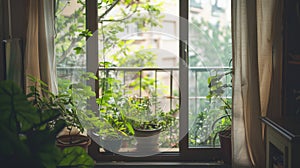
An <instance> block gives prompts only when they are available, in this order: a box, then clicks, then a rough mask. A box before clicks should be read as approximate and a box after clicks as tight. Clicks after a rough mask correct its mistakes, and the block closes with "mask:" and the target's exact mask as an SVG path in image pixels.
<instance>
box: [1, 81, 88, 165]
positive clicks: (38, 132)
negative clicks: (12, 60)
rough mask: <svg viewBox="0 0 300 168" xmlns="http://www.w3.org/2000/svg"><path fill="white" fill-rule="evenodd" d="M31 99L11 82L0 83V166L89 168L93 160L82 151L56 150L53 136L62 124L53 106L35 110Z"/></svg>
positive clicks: (59, 115) (52, 104)
mask: <svg viewBox="0 0 300 168" xmlns="http://www.w3.org/2000/svg"><path fill="white" fill-rule="evenodd" d="M31 96H32V95H31V94H29V95H27V96H26V95H25V94H24V93H23V92H22V90H21V89H20V88H19V87H17V85H16V84H14V83H13V82H12V81H0V112H1V118H0V130H1V134H2V138H0V161H1V165H2V166H7V167H47V168H48V167H50V168H52V167H53V168H55V167H72V166H73V167H92V166H93V164H94V163H93V160H92V159H91V158H90V157H89V156H88V155H87V153H86V152H84V150H83V149H81V148H76V147H72V148H68V149H65V150H63V151H62V150H59V149H58V148H57V147H56V146H55V138H56V134H57V133H58V132H59V131H60V130H61V129H62V128H63V127H64V126H65V121H64V120H63V119H61V118H60V117H61V113H60V111H59V109H58V108H57V107H56V106H55V103H54V102H52V103H51V104H43V106H40V107H38V106H37V104H35V103H36V102H34V99H30V100H29V99H28V98H30V97H31ZM31 98H32V97H31ZM40 105H41V104H40ZM41 107H43V108H41ZM41 109H43V110H41ZM3 137H5V138H3Z"/></svg>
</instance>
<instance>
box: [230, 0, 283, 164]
mask: <svg viewBox="0 0 300 168" xmlns="http://www.w3.org/2000/svg"><path fill="white" fill-rule="evenodd" d="M232 4H233V8H232V12H233V13H232V17H233V26H232V27H233V28H232V30H233V66H234V79H233V139H232V142H233V167H238V168H239V167H257V168H262V167H265V144H264V141H263V140H264V139H263V138H264V131H263V127H262V123H261V121H260V117H261V116H266V115H278V114H279V113H280V109H281V102H280V101H281V99H280V95H281V72H282V59H281V58H282V33H281V31H282V7H281V6H282V2H281V1H279V0H256V1H247V0H233V3H232ZM278 96H279V97H278ZM274 105H275V106H274Z"/></svg>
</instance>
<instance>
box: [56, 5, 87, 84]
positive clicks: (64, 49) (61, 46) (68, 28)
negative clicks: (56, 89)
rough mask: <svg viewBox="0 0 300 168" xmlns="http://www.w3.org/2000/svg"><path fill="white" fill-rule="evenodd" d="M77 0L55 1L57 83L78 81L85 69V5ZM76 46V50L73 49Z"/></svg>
mask: <svg viewBox="0 0 300 168" xmlns="http://www.w3.org/2000/svg"><path fill="white" fill-rule="evenodd" d="M79 2H80V1H77V0H56V1H55V30H56V37H55V54H56V69H57V75H58V85H59V86H67V83H69V82H71V81H72V82H77V81H79V78H80V75H81V74H82V73H83V72H84V71H85V67H86V54H85V38H83V37H82V36H80V35H79V34H80V33H81V32H82V31H84V30H85V27H86V25H85V5H84V4H82V3H79ZM76 48H77V50H75V49H76Z"/></svg>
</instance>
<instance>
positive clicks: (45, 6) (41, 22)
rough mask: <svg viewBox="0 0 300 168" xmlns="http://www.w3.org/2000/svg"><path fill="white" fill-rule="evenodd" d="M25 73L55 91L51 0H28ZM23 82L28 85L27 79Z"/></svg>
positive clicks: (52, 8)
mask: <svg viewBox="0 0 300 168" xmlns="http://www.w3.org/2000/svg"><path fill="white" fill-rule="evenodd" d="M25 75H32V76H35V77H36V78H37V79H41V80H42V81H44V82H46V83H47V84H48V85H49V90H51V91H52V92H54V93H56V92H57V84H56V68H55V55H54V3H53V0H29V5H28V27H27V36H26V49H25ZM25 83H26V84H25V85H26V86H29V85H30V81H29V80H28V79H26V80H25ZM27 89H28V88H27Z"/></svg>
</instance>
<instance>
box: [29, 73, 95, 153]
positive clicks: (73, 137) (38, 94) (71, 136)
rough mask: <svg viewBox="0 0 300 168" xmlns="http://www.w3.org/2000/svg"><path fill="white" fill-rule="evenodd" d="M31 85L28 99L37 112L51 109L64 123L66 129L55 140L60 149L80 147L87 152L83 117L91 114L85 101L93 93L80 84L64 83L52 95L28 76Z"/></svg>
mask: <svg viewBox="0 0 300 168" xmlns="http://www.w3.org/2000/svg"><path fill="white" fill-rule="evenodd" d="M29 78H30V80H31V81H32V83H33V85H32V86H30V91H31V92H30V93H29V94H28V97H30V99H31V101H32V102H33V105H34V106H35V107H37V109H38V110H39V111H51V110H53V109H55V110H57V111H59V112H60V114H61V115H60V119H63V120H64V121H65V122H66V127H65V129H64V130H63V131H61V132H60V133H59V134H58V135H57V138H56V144H57V146H58V147H60V148H61V149H64V148H65V147H70V146H80V147H83V148H84V149H85V150H87V147H88V145H89V144H90V143H91V140H90V138H89V137H88V136H86V135H83V134H82V133H83V132H84V130H85V129H84V127H83V125H84V126H87V124H82V122H84V121H85V120H84V119H82V118H84V116H86V115H88V114H89V113H92V112H91V111H89V110H87V109H86V106H87V99H88V98H89V97H90V96H94V95H95V93H94V92H93V91H92V90H91V88H90V87H89V86H86V85H84V84H82V83H76V84H71V83H70V82H68V81H64V86H65V87H60V88H59V93H58V94H54V93H52V92H50V91H49V90H48V86H47V84H46V83H44V82H43V81H41V80H37V79H36V78H34V77H32V76H29Z"/></svg>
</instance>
